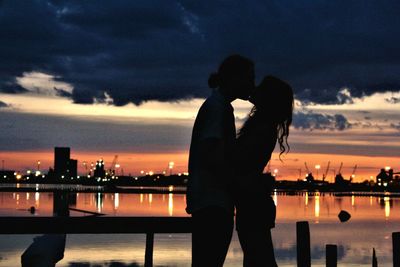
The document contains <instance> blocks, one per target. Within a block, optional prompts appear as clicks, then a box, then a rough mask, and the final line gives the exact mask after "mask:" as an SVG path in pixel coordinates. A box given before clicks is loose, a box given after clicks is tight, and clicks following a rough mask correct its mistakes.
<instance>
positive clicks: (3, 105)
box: [0, 101, 10, 108]
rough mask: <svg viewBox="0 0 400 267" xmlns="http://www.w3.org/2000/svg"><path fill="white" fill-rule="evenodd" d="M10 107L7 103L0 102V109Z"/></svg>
mask: <svg viewBox="0 0 400 267" xmlns="http://www.w3.org/2000/svg"><path fill="white" fill-rule="evenodd" d="M9 106H10V105H8V104H7V103H4V102H3V101H0V108H7V107H9Z"/></svg>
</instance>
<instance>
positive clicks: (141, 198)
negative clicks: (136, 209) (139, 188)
mask: <svg viewBox="0 0 400 267" xmlns="http://www.w3.org/2000/svg"><path fill="white" fill-rule="evenodd" d="M140 203H143V194H140Z"/></svg>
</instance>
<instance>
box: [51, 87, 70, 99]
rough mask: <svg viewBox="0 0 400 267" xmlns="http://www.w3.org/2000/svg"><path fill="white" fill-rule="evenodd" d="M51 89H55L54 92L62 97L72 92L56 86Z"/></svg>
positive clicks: (68, 95)
mask: <svg viewBox="0 0 400 267" xmlns="http://www.w3.org/2000/svg"><path fill="white" fill-rule="evenodd" d="M53 89H54V91H56V94H57V95H58V96H63V97H71V96H72V94H71V93H70V92H67V91H65V90H63V89H59V88H57V87H54V88H53Z"/></svg>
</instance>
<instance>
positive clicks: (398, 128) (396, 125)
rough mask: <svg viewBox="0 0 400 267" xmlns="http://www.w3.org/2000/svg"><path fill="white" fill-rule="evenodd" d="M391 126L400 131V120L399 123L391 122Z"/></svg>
mask: <svg viewBox="0 0 400 267" xmlns="http://www.w3.org/2000/svg"><path fill="white" fill-rule="evenodd" d="M390 127H391V128H394V129H396V130H399V131H400V122H398V123H397V124H395V123H391V124H390Z"/></svg>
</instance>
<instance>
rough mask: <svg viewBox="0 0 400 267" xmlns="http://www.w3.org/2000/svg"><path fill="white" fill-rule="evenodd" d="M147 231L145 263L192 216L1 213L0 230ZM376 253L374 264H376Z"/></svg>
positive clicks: (396, 249) (306, 249)
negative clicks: (157, 242) (157, 238)
mask: <svg viewBox="0 0 400 267" xmlns="http://www.w3.org/2000/svg"><path fill="white" fill-rule="evenodd" d="M296 232H297V234H296V237H297V240H296V243H297V266H298V267H310V266H311V253H310V229H309V225H308V222H306V221H303V222H297V223H296ZM117 233H129V234H146V249H145V267H151V266H153V246H154V234H155V233H192V222H191V218H189V217H90V216H87V217H0V234H117ZM392 241H393V267H400V232H396V233H393V234H392ZM374 256H375V253H374V254H373V257H372V266H377V261H376V258H374ZM326 266H328V267H336V266H337V245H335V244H327V245H326Z"/></svg>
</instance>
